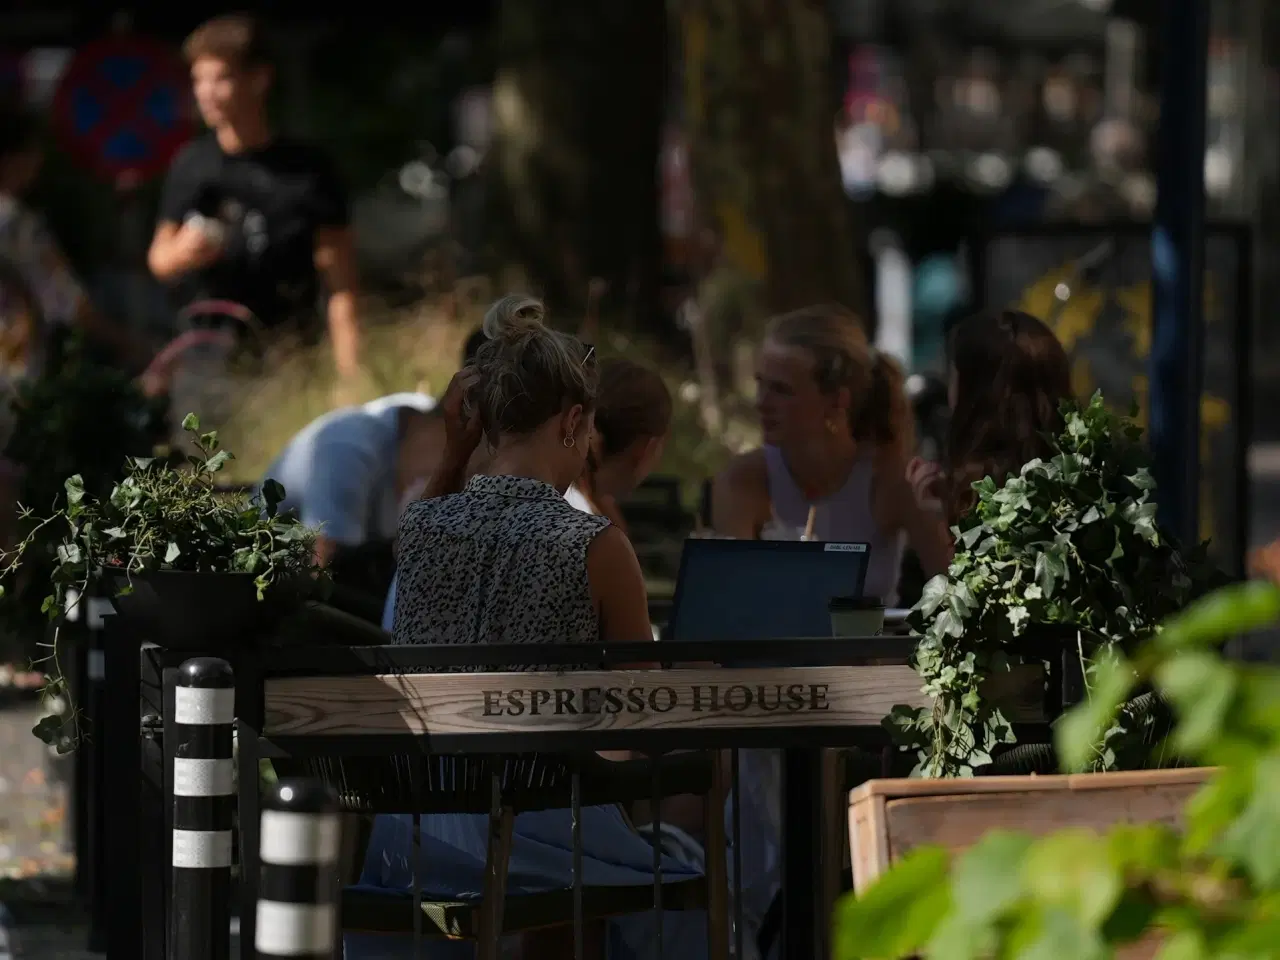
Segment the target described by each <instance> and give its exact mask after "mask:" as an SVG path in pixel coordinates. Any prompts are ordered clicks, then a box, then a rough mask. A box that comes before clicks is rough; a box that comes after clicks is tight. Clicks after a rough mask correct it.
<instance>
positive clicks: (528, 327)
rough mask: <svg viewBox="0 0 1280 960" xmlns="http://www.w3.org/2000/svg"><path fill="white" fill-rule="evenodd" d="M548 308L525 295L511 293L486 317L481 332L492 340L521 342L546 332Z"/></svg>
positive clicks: (495, 304) (492, 307) (499, 301)
mask: <svg viewBox="0 0 1280 960" xmlns="http://www.w3.org/2000/svg"><path fill="white" fill-rule="evenodd" d="M546 316H547V308H546V307H545V306H544V305H543V303H542V301H541V300H539V299H537V298H536V297H531V296H529V295H528V294H523V293H509V294H507V295H506V296H505V297H503V298H502V299H501V300H498V301H497V302H496V303H494V304H493V306H491V307H490V308H489V310H488V312H487V313H486V314H485V315H484V323H483V325H482V326H481V330H482V331H483V332H484V335H485V336H486V337H488V338H489V339H490V340H502V341H506V342H508V343H513V342H519V341H521V340H526V339H528V338H530V337H535V336H537V335H538V334H541V333H544V332H546V330H547V328H546V325H545V323H544V321H545V320H546Z"/></svg>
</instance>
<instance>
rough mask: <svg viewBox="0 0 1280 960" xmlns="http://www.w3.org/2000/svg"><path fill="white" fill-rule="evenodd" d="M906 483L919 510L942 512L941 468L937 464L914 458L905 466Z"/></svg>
mask: <svg viewBox="0 0 1280 960" xmlns="http://www.w3.org/2000/svg"><path fill="white" fill-rule="evenodd" d="M907 483H909V484H910V485H911V493H912V495H913V496H914V497H915V499H916V503H917V504H918V505H919V506H920V509H921V510H931V511H937V512H939V513H941V512H942V501H941V499H940V498H941V485H942V468H941V467H940V466H938V464H936V463H933V462H932V461H929V460H925V459H924V458H922V457H916V458H915V459H913V460H912V461H911V462H910V463H908V464H907Z"/></svg>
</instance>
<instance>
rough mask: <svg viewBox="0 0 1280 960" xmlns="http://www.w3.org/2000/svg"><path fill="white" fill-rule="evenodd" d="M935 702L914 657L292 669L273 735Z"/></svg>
mask: <svg viewBox="0 0 1280 960" xmlns="http://www.w3.org/2000/svg"><path fill="white" fill-rule="evenodd" d="M927 702H928V700H927V698H926V697H925V695H924V694H923V693H922V692H921V689H920V677H919V676H918V675H917V674H916V672H915V671H914V670H912V669H911V668H910V667H907V666H901V665H899V666H867V667H782V668H753V669H728V668H701V669H673V670H611V671H581V672H578V671H573V672H558V673H552V672H541V673H534V672H525V673H450V674H397V675H392V676H387V675H383V676H363V677H360V676H346V677H333V676H330V677H290V678H282V679H276V680H267V681H266V684H265V708H266V724H265V730H264V731H263V732H264V733H265V734H266V735H267V736H286V735H287V736H306V735H312V736H319V735H326V736H335V735H359V734H366V735H370V734H406V733H408V734H415V735H422V734H435V735H446V734H474V733H530V732H562V731H578V730H600V729H619V730H623V729H625V730H646V729H647V730H661V729H670V728H675V727H687V726H689V725H697V726H699V727H701V728H708V727H713V728H725V727H762V726H768V727H835V726H878V725H879V724H880V721H881V720H883V719H884V717H885V715H886V714H887V713H888V712H889V711H890V710H891V709H892V708H893V707H894V706H895V705H897V704H908V705H911V706H915V707H920V706H924V705H925V704H926V703H927Z"/></svg>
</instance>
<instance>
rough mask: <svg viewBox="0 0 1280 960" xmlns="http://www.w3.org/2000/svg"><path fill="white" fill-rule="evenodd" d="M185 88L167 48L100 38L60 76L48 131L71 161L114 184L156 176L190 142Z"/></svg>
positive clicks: (123, 38)
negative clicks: (51, 123) (123, 179)
mask: <svg viewBox="0 0 1280 960" xmlns="http://www.w3.org/2000/svg"><path fill="white" fill-rule="evenodd" d="M190 89H191V84H190V80H189V79H188V77H187V71H186V70H185V68H184V67H183V64H182V61H181V60H180V59H179V58H178V56H177V54H176V53H175V51H174V50H172V49H171V48H170V47H168V46H166V45H165V44H163V43H160V42H159V41H157V40H152V39H150V38H147V37H139V36H112V37H104V38H102V39H99V40H94V41H92V42H91V43H88V44H86V45H85V46H83V47H81V48H80V49H79V50H77V51H76V55H75V57H73V58H72V60H71V63H70V64H69V65H68V67H67V70H66V72H65V73H64V74H63V75H62V78H61V80H60V81H59V83H58V89H57V92H56V93H55V94H54V98H53V122H54V128H55V130H56V131H57V134H58V137H59V139H60V140H61V142H62V144H63V146H64V147H65V148H66V149H67V151H68V152H69V153H70V154H71V155H72V156H73V157H74V158H75V159H76V160H78V161H79V162H80V163H81V164H83V165H84V166H86V167H87V168H89V169H90V170H91V171H93V172H94V173H96V174H98V175H100V176H102V177H104V178H106V179H108V180H110V181H112V182H115V181H118V180H119V179H120V178H121V177H135V178H140V179H145V178H149V177H154V176H157V175H159V174H161V173H163V172H164V171H165V170H166V169H167V168H168V166H169V161H170V160H172V159H173V156H174V154H176V153H177V152H178V150H179V149H180V148H181V147H182V145H183V144H184V143H186V141H187V139H188V138H189V137H190V136H191V107H190V103H191V93H190Z"/></svg>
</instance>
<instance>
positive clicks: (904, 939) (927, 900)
mask: <svg viewBox="0 0 1280 960" xmlns="http://www.w3.org/2000/svg"><path fill="white" fill-rule="evenodd" d="M949 862H950V858H949V856H948V855H947V852H946V851H945V850H942V849H940V848H937V847H921V848H919V849H917V850H913V851H911V852H910V853H908V854H907V855H906V856H905V857H903V858H902V859H901V860H900V861H898V862H897V863H896V864H894V867H893V869H892V870H891V871H889V872H888V873H887V874H885V875H884V876H882V877H880V879H879V880H877V881H876V882H875V883H874V884H873V885H872V886H871V887H870V889H868V890H867V891H866V892H865V893H864V894H863V895H862V896H860V897H857V898H856V899H855V898H854V897H853V896H852V895H850V896H847V897H845V898H844V899H843V900H842V901H840V903H839V904H838V905H837V907H836V915H835V936H834V937H833V941H834V943H833V947H834V949H833V955H834V957H835V958H836V960H896V958H898V957H905V956H909V955H910V954H912V953H915V952H917V951H919V950H920V948H922V947H923V946H924V945H925V944H926V943H928V942H929V938H930V937H931V936H932V935H933V931H934V930H935V929H936V928H937V926H938V924H939V923H940V922H941V920H942V918H943V917H944V916H945V915H946V913H947V911H948V909H949V908H950V905H951V893H950V879H949V878H948V876H947V868H948V865H949Z"/></svg>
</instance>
